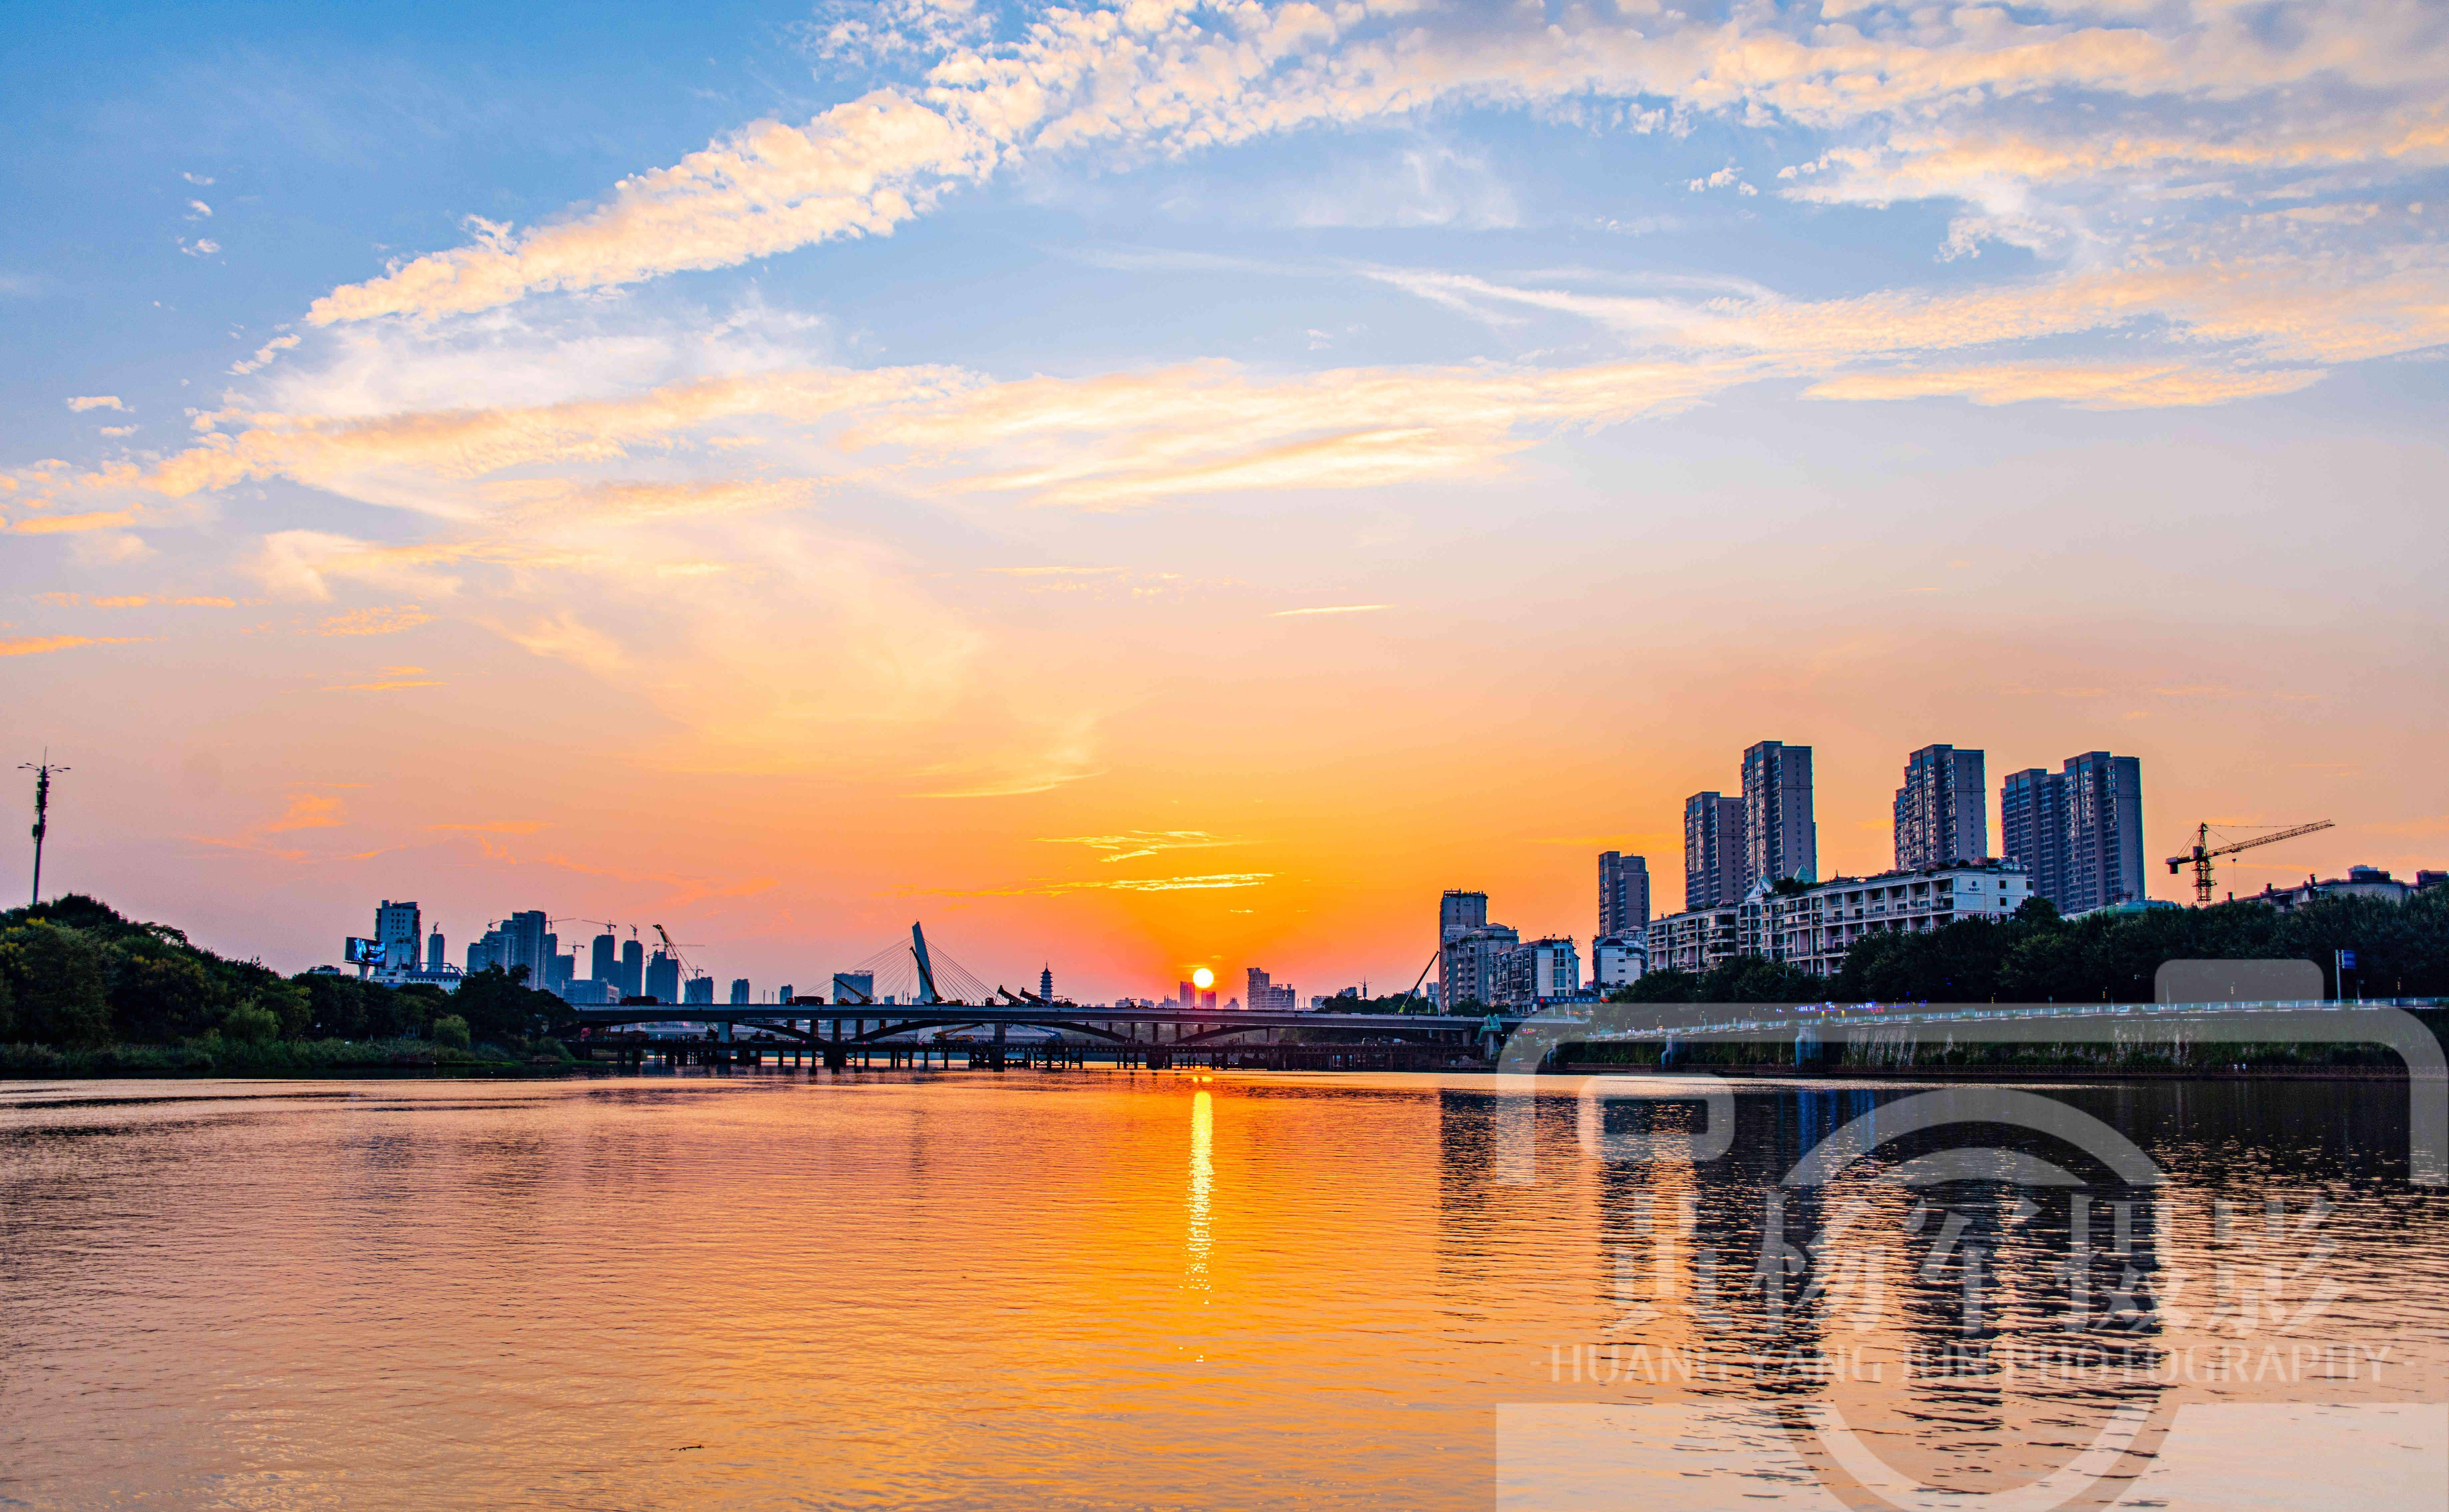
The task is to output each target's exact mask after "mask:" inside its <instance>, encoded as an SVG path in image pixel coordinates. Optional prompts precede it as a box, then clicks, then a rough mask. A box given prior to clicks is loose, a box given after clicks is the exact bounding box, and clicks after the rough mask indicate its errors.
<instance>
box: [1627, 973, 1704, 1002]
mask: <svg viewBox="0 0 2449 1512" xmlns="http://www.w3.org/2000/svg"><path fill="white" fill-rule="evenodd" d="M1700 986H1701V979H1700V978H1699V977H1696V976H1694V975H1693V974H1692V973H1690V972H1688V971H1676V970H1673V969H1672V968H1669V969H1668V970H1664V971H1647V972H1644V973H1642V974H1641V975H1640V976H1639V977H1636V978H1634V979H1632V980H1631V981H1629V982H1628V983H1626V984H1625V985H1624V986H1621V987H1618V988H1617V989H1616V990H1615V991H1614V992H1611V993H1610V994H1609V995H1608V1001H1610V1002H1691V1001H1693V1000H1694V999H1693V997H1692V995H1693V994H1694V993H1695V992H1697V991H1699V990H1700Z"/></svg>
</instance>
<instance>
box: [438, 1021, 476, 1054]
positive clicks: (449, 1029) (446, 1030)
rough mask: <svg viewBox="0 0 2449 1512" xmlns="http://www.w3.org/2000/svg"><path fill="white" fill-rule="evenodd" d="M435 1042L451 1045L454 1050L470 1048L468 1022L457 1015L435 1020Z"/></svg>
mask: <svg viewBox="0 0 2449 1512" xmlns="http://www.w3.org/2000/svg"><path fill="white" fill-rule="evenodd" d="M434 1043H435V1044H437V1045H449V1046H450V1047H451V1048H453V1050H465V1049H467V1048H468V1020H467V1019H465V1018H460V1017H459V1016H458V1015H457V1014H444V1015H443V1016H442V1017H441V1018H436V1019H435V1020H434Z"/></svg>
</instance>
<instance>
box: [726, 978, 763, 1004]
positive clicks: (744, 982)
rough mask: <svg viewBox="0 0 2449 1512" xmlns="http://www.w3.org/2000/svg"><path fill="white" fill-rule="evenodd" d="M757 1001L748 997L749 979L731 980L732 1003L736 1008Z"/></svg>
mask: <svg viewBox="0 0 2449 1512" xmlns="http://www.w3.org/2000/svg"><path fill="white" fill-rule="evenodd" d="M756 1000H757V999H756V998H751V997H750V996H748V979H747V978H745V977H734V978H732V979H731V1001H732V1003H733V1005H734V1006H735V1007H736V1006H738V1005H739V1004H741V1003H752V1002H755V1001H756Z"/></svg>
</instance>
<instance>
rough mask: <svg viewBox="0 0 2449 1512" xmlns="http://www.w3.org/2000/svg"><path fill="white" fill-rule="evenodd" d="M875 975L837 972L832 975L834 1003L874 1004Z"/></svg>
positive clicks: (857, 972)
mask: <svg viewBox="0 0 2449 1512" xmlns="http://www.w3.org/2000/svg"><path fill="white" fill-rule="evenodd" d="M875 1000H876V973H874V972H872V971H838V972H835V973H834V1001H836V1002H874V1001H875Z"/></svg>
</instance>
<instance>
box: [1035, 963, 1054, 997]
mask: <svg viewBox="0 0 2449 1512" xmlns="http://www.w3.org/2000/svg"><path fill="white" fill-rule="evenodd" d="M1037 996H1039V997H1040V998H1045V999H1046V1000H1047V1001H1048V1002H1052V1001H1053V1000H1054V968H1053V967H1051V966H1042V967H1040V968H1038V973H1037Z"/></svg>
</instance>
